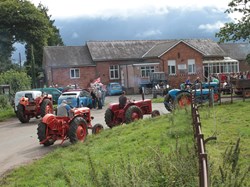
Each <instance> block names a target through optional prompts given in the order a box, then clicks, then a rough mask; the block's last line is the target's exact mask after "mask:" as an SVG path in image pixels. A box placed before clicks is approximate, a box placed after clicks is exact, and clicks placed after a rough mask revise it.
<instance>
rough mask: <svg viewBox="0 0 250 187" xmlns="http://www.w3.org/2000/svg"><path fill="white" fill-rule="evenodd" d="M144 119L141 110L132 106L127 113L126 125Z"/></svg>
mask: <svg viewBox="0 0 250 187" xmlns="http://www.w3.org/2000/svg"><path fill="white" fill-rule="evenodd" d="M142 118H143V114H142V111H141V109H140V108H139V107H138V106H135V105H132V106H130V107H129V108H128V109H127V111H126V113H125V121H126V123H131V122H133V121H136V120H139V119H142Z"/></svg>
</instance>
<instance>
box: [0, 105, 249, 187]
mask: <svg viewBox="0 0 250 187" xmlns="http://www.w3.org/2000/svg"><path fill="white" fill-rule="evenodd" d="M249 102H250V101H249V100H246V101H245V102H242V101H237V102H236V101H235V102H234V103H233V104H222V105H216V106H214V107H212V108H208V107H207V105H205V106H203V107H201V108H199V113H200V116H201V124H202V132H203V134H204V137H205V138H208V137H210V136H216V137H217V140H216V141H209V142H208V143H207V144H206V152H207V153H208V164H209V167H210V172H209V173H210V174H211V178H210V180H211V184H213V186H218V187H220V186H230V185H229V184H232V183H237V182H238V183H239V181H240V180H241V179H242V178H243V176H244V174H245V173H246V176H245V179H247V178H249V177H250V176H249V171H248V173H247V169H248V167H249V163H250V148H249V146H248V143H249V142H250V128H249V125H250V116H249V115H248V113H249ZM192 129H193V128H192V126H191V114H190V111H189V110H187V111H186V110H176V111H175V112H174V113H173V114H168V115H164V116H160V117H157V118H154V119H151V118H150V119H146V120H140V121H137V122H135V123H132V124H129V125H123V126H118V127H116V128H113V129H107V130H105V131H103V132H102V133H100V134H98V135H96V136H88V137H87V140H86V141H85V142H84V143H83V144H81V143H79V144H76V145H70V146H67V147H61V146H59V148H57V149H56V150H55V151H53V152H52V153H50V154H48V155H47V156H45V157H44V158H43V159H40V160H37V161H35V162H34V163H32V164H29V165H26V166H22V167H20V168H18V169H16V170H14V171H13V172H11V173H9V174H8V175H7V176H6V177H4V178H2V179H1V180H0V186H118V187H119V186H143V187H144V186H198V169H197V163H198V161H197V157H196V154H197V153H196V152H195V150H194V146H193V132H192ZM238 138H240V155H238V156H239V157H237V159H236V158H233V159H231V160H235V159H236V160H238V165H237V168H238V169H237V172H235V173H232V174H231V173H230V172H231V170H232V169H231V165H230V167H227V166H228V165H226V164H225V163H226V161H225V158H229V155H230V154H229V152H228V151H227V152H226V154H225V150H226V149H227V150H230V149H228V148H230V147H232V148H234V147H235V144H236V142H237V139H238ZM44 149H46V148H44ZM225 155H226V156H225ZM231 160H230V159H229V161H231ZM227 161H228V160H227ZM219 168H223V172H224V173H226V177H224V178H223V179H225V181H224V182H221V180H220V175H221V172H220V171H219ZM216 180H217V181H216ZM239 186H240V185H239ZM241 186H250V182H249V181H246V180H245V182H244V183H243V184H242V185H241Z"/></svg>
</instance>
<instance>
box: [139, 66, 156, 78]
mask: <svg viewBox="0 0 250 187" xmlns="http://www.w3.org/2000/svg"><path fill="white" fill-rule="evenodd" d="M153 72H155V67H154V66H142V67H141V77H149V75H150V73H153Z"/></svg>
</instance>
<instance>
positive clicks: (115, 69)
mask: <svg viewBox="0 0 250 187" xmlns="http://www.w3.org/2000/svg"><path fill="white" fill-rule="evenodd" d="M109 78H110V79H119V78H120V76H119V66H118V65H112V66H110V67H109Z"/></svg>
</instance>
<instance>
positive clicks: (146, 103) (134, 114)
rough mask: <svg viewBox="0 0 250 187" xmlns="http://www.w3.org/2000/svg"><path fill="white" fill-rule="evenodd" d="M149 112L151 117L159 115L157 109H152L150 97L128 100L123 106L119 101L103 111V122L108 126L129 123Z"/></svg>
mask: <svg viewBox="0 0 250 187" xmlns="http://www.w3.org/2000/svg"><path fill="white" fill-rule="evenodd" d="M146 114H151V116H152V117H156V116H159V115H160V112H159V111H158V110H153V111H152V102H151V100H150V99H145V100H144V99H143V100H140V101H133V102H131V101H129V102H128V103H127V104H126V106H125V107H124V108H120V106H119V103H113V104H110V105H109V108H108V109H107V110H106V112H105V117H104V118H105V122H106V124H107V126H108V127H110V128H112V127H114V126H117V125H120V124H122V123H130V122H133V121H135V120H139V119H142V118H143V115H146Z"/></svg>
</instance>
